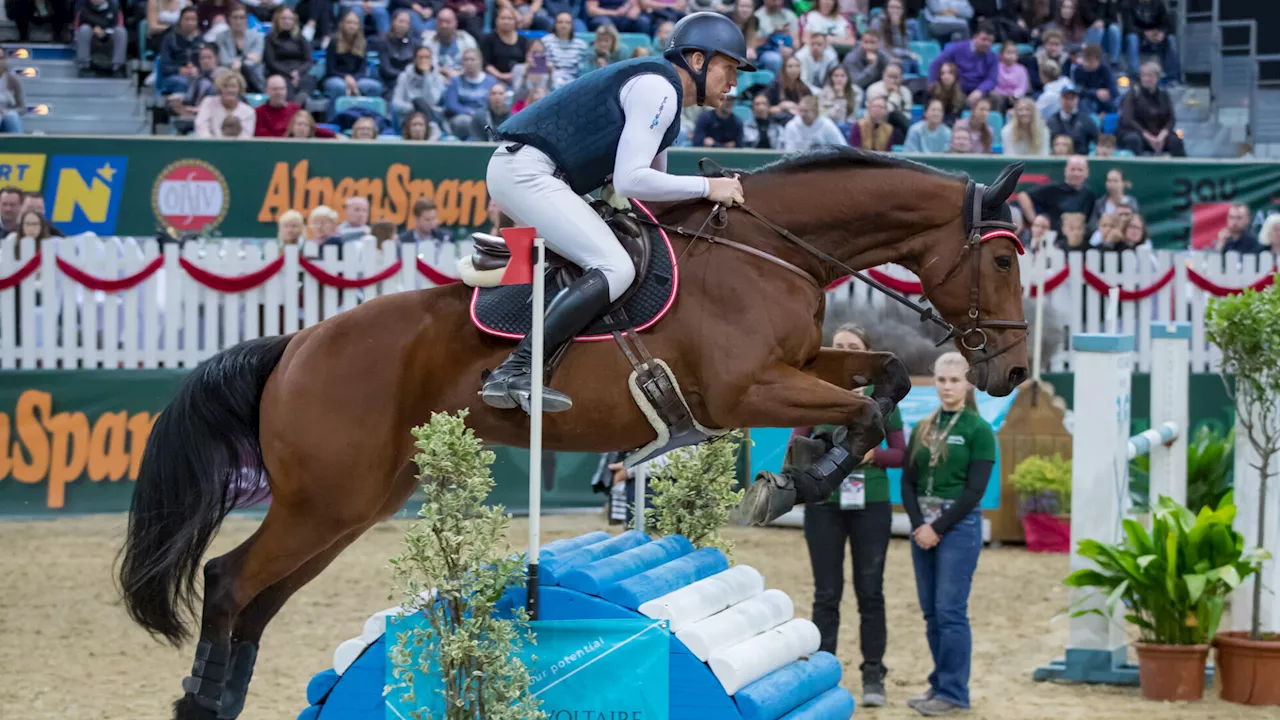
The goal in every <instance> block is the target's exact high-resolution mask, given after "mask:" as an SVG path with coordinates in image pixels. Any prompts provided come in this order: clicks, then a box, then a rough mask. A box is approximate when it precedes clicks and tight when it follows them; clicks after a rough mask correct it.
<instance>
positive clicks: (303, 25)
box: [267, 0, 337, 74]
mask: <svg viewBox="0 0 1280 720" xmlns="http://www.w3.org/2000/svg"><path fill="white" fill-rule="evenodd" d="M281 7H288V6H287V5H282V6H281ZM333 7H334V5H333V2H332V0H298V3H297V5H295V8H296V10H295V12H296V13H297V18H296V21H297V22H296V23H295V24H296V25H297V26H298V28H299V35H301V37H303V38H304V39H306V41H307V45H308V47H310V46H311V44H312V43H314V44H315V47H316V49H320V48H321V47H322V46H323V45H324V44H325V43H327V42H328V38H329V36H330V35H332V34H333V24H334V22H336V21H337V18H336V17H334V12H333ZM276 12H279V9H277V10H276ZM267 72H268V74H270V72H271V71H269V70H268V71H267Z"/></svg>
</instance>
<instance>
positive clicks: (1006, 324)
mask: <svg viewBox="0 0 1280 720" xmlns="http://www.w3.org/2000/svg"><path fill="white" fill-rule="evenodd" d="M698 168H699V169H700V170H702V172H703V174H704V175H711V176H719V177H732V176H733V175H732V173H730V172H729V171H727V170H725V169H724V168H723V167H721V166H720V164H719V163H717V162H715V161H714V160H712V159H710V158H703V159H701V160H699V161H698ZM985 191H986V186H984V185H982V184H981V183H975V182H974V181H973V180H970V181H969V187H968V188H967V190H966V193H965V198H966V201H967V204H968V205H970V206H971V207H972V209H973V210H972V212H973V214H972V216H970V217H966V218H965V221H966V224H967V225H968V231H969V236H968V239H967V240H966V242H965V245H964V247H963V248H962V249H961V250H960V255H959V256H957V257H956V260H955V262H954V263H953V264H952V266H951V268H950V269H949V270H947V272H946V273H945V274H944V275H943V276H942V279H941V280H939V281H938V284H937V286H936V287H935V288H934V289H935V290H936V289H937V288H938V287H941V286H942V285H943V283H945V282H947V281H948V280H950V279H951V277H952V276H953V275H955V273H956V271H957V270H959V269H960V267H961V266H962V265H963V264H964V259H965V255H966V254H968V255H969V256H971V257H972V258H973V286H972V287H971V288H970V290H969V312H968V320H969V322H968V323H966V324H965V326H964V327H961V328H957V327H956V326H955V325H953V324H951V323H950V322H948V321H947V320H946V319H945V318H943V317H941V316H940V315H938V314H937V313H936V312H935V311H934V309H933V308H932V307H924V306H922V305H920V304H918V303H916V302H914V301H912V300H911V299H910V298H908V297H906V296H905V295H903V294H902V293H899V292H898V291H896V290H893V289H892V288H889V287H887V286H885V285H884V284H883V283H880V282H878V281H876V280H875V279H873V278H871V277H868V276H867V275H866V274H864V273H862V272H860V271H858V270H855V269H854V268H852V267H849V265H848V264H846V263H844V262H841V261H840V260H838V259H836V258H834V257H832V256H831V255H829V254H828V253H825V252H823V251H822V250H819V249H818V248H816V247H814V246H813V245H812V244H810V243H808V242H806V241H805V240H803V239H802V238H800V237H799V236H797V235H796V234H795V233H792V232H791V231H790V230H787V229H786V228H784V227H782V226H781V225H778V224H777V223H775V222H773V221H772V220H769V219H768V218H766V217H765V216H764V215H761V214H760V213H759V212H758V211H757V210H756V209H755V208H753V207H751V206H750V205H748V204H746V203H741V204H739V205H738V207H739V209H741V210H742V211H743V212H745V213H747V214H748V215H750V216H752V217H753V218H755V219H756V220H758V221H759V222H760V223H761V224H762V225H764V226H765V227H767V228H769V229H770V230H772V231H774V232H775V233H777V234H778V235H779V236H781V237H782V238H783V239H785V240H787V241H788V242H790V243H792V244H793V245H795V246H797V247H799V248H801V249H802V250H804V251H805V252H807V253H809V254H810V255H812V256H813V257H815V258H817V259H819V260H821V261H823V262H825V263H828V264H831V265H834V266H836V267H838V268H840V269H841V270H844V271H845V272H847V273H848V274H849V275H850V276H852V277H855V278H857V279H859V280H861V281H862V282H864V283H866V284H867V285H870V286H871V287H873V288H875V289H876V290H878V291H879V292H881V293H883V294H884V295H885V296H886V297H888V298H890V299H892V300H894V301H895V302H897V303H899V304H901V305H903V306H905V307H907V308H910V309H911V310H912V311H914V312H915V313H917V314H919V316H920V322H932V323H933V324H935V325H937V326H938V327H941V328H942V329H943V330H946V331H947V334H946V336H945V337H943V338H942V339H941V340H939V341H938V342H937V343H936V344H935V345H934V347H938V346H941V345H942V344H943V343H945V342H947V341H948V340H950V339H952V338H954V337H957V334H958V337H959V341H960V344H961V346H962V347H964V349H965V350H968V351H970V352H974V353H976V352H981V351H983V350H985V349H986V346H987V339H988V338H987V333H986V332H985V331H984V330H983V328H990V329H992V330H1022V331H1023V333H1022V334H1021V335H1020V336H1019V337H1018V338H1015V339H1014V340H1011V341H1010V342H1008V343H1005V344H1004V345H1002V346H1000V347H999V348H997V349H996V350H995V351H994V352H991V353H987V354H984V355H982V356H981V357H979V358H977V359H976V360H975V361H974V362H975V363H981V362H986V361H988V360H991V359H993V358H995V357H998V356H999V355H1002V354H1004V353H1005V352H1006V351H1008V350H1009V349H1011V348H1013V347H1014V346H1015V345H1016V344H1017V343H1018V342H1019V341H1020V340H1021V339H1023V338H1025V337H1026V332H1025V331H1026V329H1027V323H1025V322H1016V321H1012V320H981V319H980V318H979V301H980V299H981V282H980V272H981V267H980V266H979V262H980V260H981V258H980V254H979V250H980V247H981V245H982V243H984V242H986V241H988V240H992V239H995V238H997V237H1005V238H1010V239H1012V240H1013V241H1014V244H1015V245H1016V246H1017V248H1018V254H1019V255H1021V254H1022V253H1023V252H1024V250H1023V248H1022V241H1021V240H1019V239H1018V236H1017V235H1016V234H1015V233H1014V231H1015V230H1016V227H1015V226H1014V225H1013V223H1008V222H1004V221H1002V220H984V219H983V218H982V199H983V194H984V193H985ZM637 219H639V220H640V221H641V222H643V223H645V224H649V225H654V226H657V227H660V228H662V229H664V230H670V231H672V232H674V233H677V234H679V235H682V236H684V237H688V238H692V239H693V240H695V241H696V240H699V239H701V240H706V241H707V242H710V243H712V244H716V245H725V246H728V247H731V248H733V249H735V250H739V251H741V252H744V253H747V254H748V255H752V256H755V257H758V258H761V259H762V260H767V261H769V262H771V263H773V264H775V265H778V266H779V267H782V268H785V269H787V270H789V271H791V272H793V273H795V274H797V275H799V276H800V277H802V278H804V279H805V280H807V281H808V282H810V283H812V284H813V285H814V286H815V287H817V288H818V290H819V291H825V288H824V287H823V285H822V283H820V282H818V280H817V278H815V277H814V276H813V275H812V274H810V273H809V272H808V271H806V270H804V269H803V268H801V267H799V266H797V265H795V264H793V263H790V262H788V261H786V260H783V259H782V258H780V257H778V256H776V255H773V254H772V253H769V252H766V251H764V250H761V249H759V248H754V247H751V246H750V245H745V244H743V243H740V242H737V241H735V240H730V239H729V238H726V237H722V236H719V235H711V234H708V233H705V232H704V230H705V229H706V228H707V226H708V225H710V226H711V227H712V228H714V229H716V230H723V229H724V228H725V227H727V226H728V224H729V217H728V212H727V210H726V209H725V207H724V206H723V205H722V204H719V203H717V204H716V205H715V207H713V208H712V209H711V212H710V214H708V215H707V219H706V220H704V221H703V223H702V227H700V228H699V229H698V230H696V231H695V230H690V229H688V228H685V227H683V226H680V225H668V224H666V223H660V222H657V221H656V220H649V219H648V218H637ZM984 231H985V232H984ZM689 247H693V245H692V243H691V244H690V246H689ZM686 252H688V250H686ZM928 296H929V293H928V292H926V293H924V294H923V295H921V300H928V299H929V297H928ZM975 341H976V342H975Z"/></svg>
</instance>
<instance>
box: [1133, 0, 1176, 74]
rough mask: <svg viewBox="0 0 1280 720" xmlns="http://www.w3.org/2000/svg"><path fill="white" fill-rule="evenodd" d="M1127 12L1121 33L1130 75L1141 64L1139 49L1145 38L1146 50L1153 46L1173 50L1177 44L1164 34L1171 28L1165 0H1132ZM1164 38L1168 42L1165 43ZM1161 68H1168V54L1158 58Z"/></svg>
mask: <svg viewBox="0 0 1280 720" xmlns="http://www.w3.org/2000/svg"><path fill="white" fill-rule="evenodd" d="M1127 9H1128V12H1126V13H1125V15H1124V33H1125V37H1124V39H1125V50H1126V57H1127V59H1128V61H1129V74H1130V75H1132V74H1133V73H1134V72H1135V71H1137V70H1138V69H1139V68H1140V66H1141V51H1142V49H1143V47H1142V45H1143V42H1144V41H1145V42H1146V43H1147V44H1148V49H1152V46H1153V45H1154V46H1156V47H1159V48H1160V49H1162V50H1173V52H1174V54H1175V55H1176V53H1177V50H1176V46H1175V45H1174V44H1173V38H1172V37H1166V36H1168V34H1169V31H1170V30H1172V29H1173V18H1172V16H1171V15H1170V13H1169V8H1167V7H1165V4H1164V0H1131V2H1130V3H1129V6H1128V8H1127ZM1166 41H1167V42H1166ZM1157 59H1158V61H1159V62H1160V66H1161V67H1167V65H1166V63H1167V62H1168V59H1169V58H1167V57H1163V56H1160V57H1158V58H1157Z"/></svg>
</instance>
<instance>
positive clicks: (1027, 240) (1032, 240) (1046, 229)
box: [1018, 215, 1058, 252]
mask: <svg viewBox="0 0 1280 720" xmlns="http://www.w3.org/2000/svg"><path fill="white" fill-rule="evenodd" d="M1018 238H1019V239H1020V240H1022V244H1023V245H1024V246H1026V248H1027V249H1028V250H1030V251H1031V252H1040V248H1042V247H1050V246H1053V245H1056V244H1057V242H1056V241H1057V239H1058V234H1057V233H1056V232H1054V231H1053V227H1052V225H1051V223H1050V222H1049V218H1048V217H1047V216H1045V215H1037V216H1036V217H1035V219H1034V220H1032V221H1031V228H1030V229H1027V230H1023V231H1022V232H1020V233H1018Z"/></svg>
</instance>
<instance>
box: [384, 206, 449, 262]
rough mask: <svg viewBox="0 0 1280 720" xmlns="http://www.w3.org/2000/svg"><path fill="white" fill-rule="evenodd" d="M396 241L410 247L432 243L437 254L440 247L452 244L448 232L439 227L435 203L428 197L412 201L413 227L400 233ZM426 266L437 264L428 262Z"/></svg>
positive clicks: (438, 214)
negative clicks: (435, 247)
mask: <svg viewBox="0 0 1280 720" xmlns="http://www.w3.org/2000/svg"><path fill="white" fill-rule="evenodd" d="M397 240H399V242H401V243H408V244H410V245H418V244H419V243H425V242H429V243H433V244H435V245H436V246H437V253H438V248H439V247H440V246H442V245H446V244H448V243H452V242H453V238H452V237H451V236H450V235H449V231H448V230H445V229H444V228H442V227H440V213H439V212H438V211H437V210H436V203H435V201H434V200H432V199H431V198H428V197H420V198H418V199H417V200H414V201H413V227H411V228H409V229H407V230H405V231H404V232H402V233H400V237H399V238H397ZM419 252H422V251H419ZM437 259H438V258H437ZM428 264H430V265H436V264H437V263H434V262H429V263H428Z"/></svg>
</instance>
